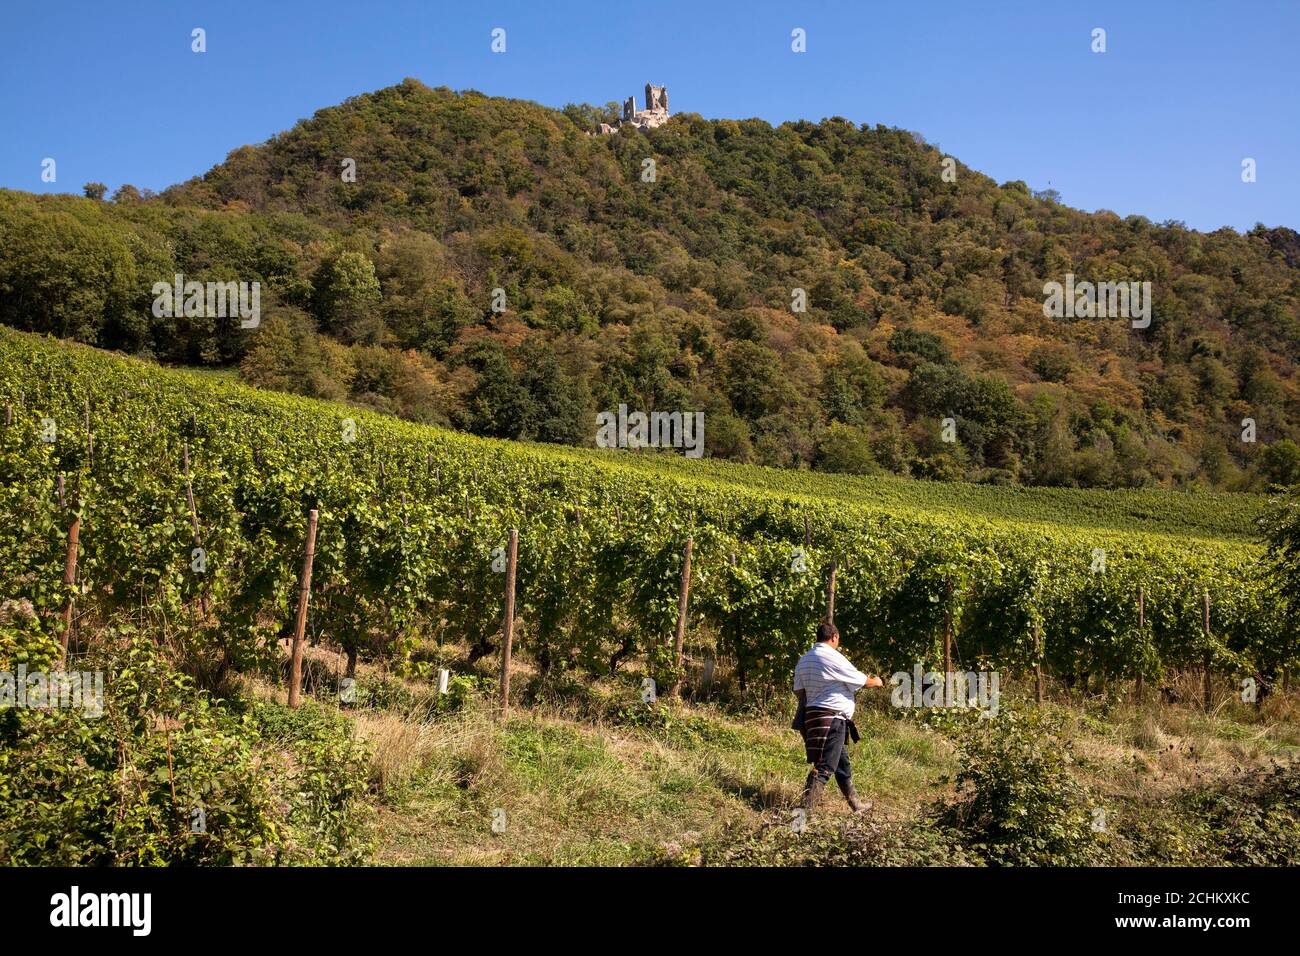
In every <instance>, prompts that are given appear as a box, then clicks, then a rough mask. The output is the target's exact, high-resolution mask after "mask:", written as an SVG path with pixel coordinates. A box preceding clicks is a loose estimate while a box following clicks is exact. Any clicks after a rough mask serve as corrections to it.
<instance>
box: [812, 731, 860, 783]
mask: <svg viewBox="0 0 1300 956" xmlns="http://www.w3.org/2000/svg"><path fill="white" fill-rule="evenodd" d="M848 732H849V725H848V722H847V721H844V720H833V721H831V731H830V734H829V735H828V736H827V737H826V746H825V747H824V748H823V749H822V759H821V760H819V761H817V763H815V764H814V765H813V771H814V772H815V773H816V774H817V776H818V777H819V778H821V781H822V783H826V782H827V781H829V780H830V779H831V774H832V773H833V774H835V776H836V777H837V778H838V779H839V781H840V783H841V784H847V783H848V782H849V781H851V780H852V779H853V768H852V767H850V766H849V748H848V740H847V739H846V738H847V737H848Z"/></svg>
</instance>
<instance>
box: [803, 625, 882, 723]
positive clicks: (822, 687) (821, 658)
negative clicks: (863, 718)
mask: <svg viewBox="0 0 1300 956" xmlns="http://www.w3.org/2000/svg"><path fill="white" fill-rule="evenodd" d="M865 686H867V675H866V674H864V673H862V671H860V670H858V669H857V668H856V667H854V666H853V665H852V664H850V663H849V659H848V658H847V657H845V656H844V655H843V654H841V653H840V652H839V651H837V650H836V649H835V648H833V647H831V646H830V645H829V644H827V643H826V642H825V641H819V642H817V643H816V644H814V645H813V646H812V650H810V651H809V652H808V653H807V654H805V655H804V656H803V657H801V658H799V663H798V664H796V665H795V666H794V689H795V690H796V691H800V690H802V691H804V692H805V694H806V704H807V706H808V707H825V708H826V709H827V710H833V711H836V712H837V713H840V714H843V715H844V716H845V717H852V716H853V695H854V694H855V693H857V691H858V690H859V689H860V688H863V687H865Z"/></svg>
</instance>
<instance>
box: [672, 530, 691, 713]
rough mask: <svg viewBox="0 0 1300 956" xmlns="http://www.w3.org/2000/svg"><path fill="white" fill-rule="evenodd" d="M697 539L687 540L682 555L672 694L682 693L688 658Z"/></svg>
mask: <svg viewBox="0 0 1300 956" xmlns="http://www.w3.org/2000/svg"><path fill="white" fill-rule="evenodd" d="M694 547H695V538H694V537H690V538H687V539H686V550H685V551H684V552H683V553H682V582H681V585H680V586H679V587H678V589H677V633H676V634H675V635H674V637H673V668H674V670H673V675H674V676H673V687H672V690H671V691H670V693H672V694H680V693H681V692H682V666H683V664H684V663H685V658H686V608H687V606H688V605H689V602H690V599H691V551H692V549H693V548H694Z"/></svg>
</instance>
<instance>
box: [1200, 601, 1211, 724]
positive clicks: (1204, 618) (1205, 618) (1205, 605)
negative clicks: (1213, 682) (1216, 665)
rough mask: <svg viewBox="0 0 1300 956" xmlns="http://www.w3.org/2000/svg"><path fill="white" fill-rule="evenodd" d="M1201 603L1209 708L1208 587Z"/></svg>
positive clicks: (1205, 696)
mask: <svg viewBox="0 0 1300 956" xmlns="http://www.w3.org/2000/svg"><path fill="white" fill-rule="evenodd" d="M1201 604H1202V608H1203V614H1202V619H1201V624H1202V627H1203V629H1204V631H1205V686H1204V690H1203V696H1204V701H1203V703H1204V705H1205V709H1206V710H1209V709H1210V703H1211V702H1210V589H1209V588H1206V589H1205V593H1204V594H1203V595H1201Z"/></svg>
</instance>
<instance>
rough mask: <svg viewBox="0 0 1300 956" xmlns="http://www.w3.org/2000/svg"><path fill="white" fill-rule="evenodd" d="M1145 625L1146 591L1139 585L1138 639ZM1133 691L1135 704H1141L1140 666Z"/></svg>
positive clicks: (1144, 630) (1143, 631) (1144, 629)
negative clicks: (1134, 692)
mask: <svg viewBox="0 0 1300 956" xmlns="http://www.w3.org/2000/svg"><path fill="white" fill-rule="evenodd" d="M1146 624H1147V590H1146V588H1145V587H1143V586H1142V585H1140V584H1139V585H1138V636H1139V637H1141V635H1142V634H1144V633H1145V632H1146ZM1134 690H1135V691H1136V695H1137V702H1138V703H1139V704H1140V703H1142V670H1141V667H1140V665H1139V669H1138V672H1137V680H1136V682H1135V687H1134Z"/></svg>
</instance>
